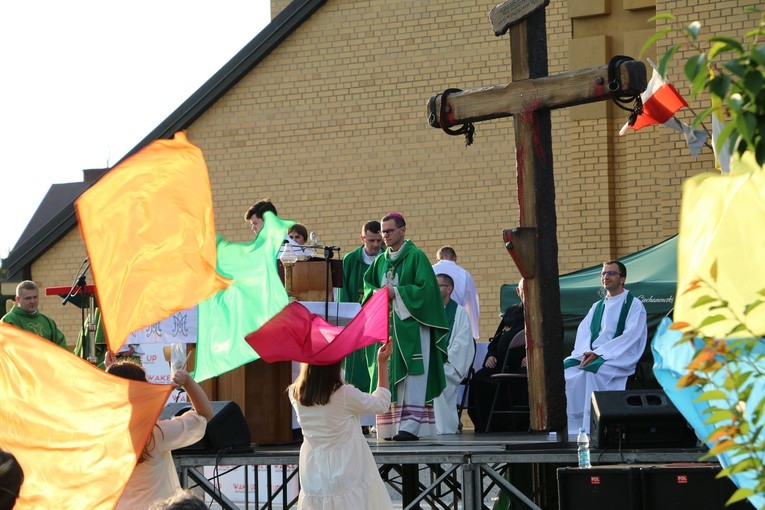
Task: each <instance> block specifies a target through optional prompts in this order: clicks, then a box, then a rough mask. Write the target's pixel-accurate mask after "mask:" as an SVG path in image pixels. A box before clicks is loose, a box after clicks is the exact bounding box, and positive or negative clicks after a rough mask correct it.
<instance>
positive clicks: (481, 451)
mask: <svg viewBox="0 0 765 510" xmlns="http://www.w3.org/2000/svg"><path fill="white" fill-rule="evenodd" d="M572 439H573V438H572ZM368 443H369V446H370V448H371V450H372V453H373V455H374V457H375V459H376V461H377V464H378V465H379V466H380V472H381V474H382V476H383V479H384V480H385V482H386V484H387V485H388V487H389V489H391V493H392V495H393V497H394V499H395V500H397V501H398V504H399V505H400V506H399V508H405V509H409V508H413V509H414V508H443V509H447V508H455V509H457V508H463V509H465V510H480V509H483V508H489V507H488V506H487V504H486V501H487V497H488V495H489V494H490V493H491V492H492V491H494V493H495V494H496V493H497V492H499V493H500V494H502V495H503V496H504V497H507V498H510V499H512V500H513V502H514V503H515V504H516V505H518V506H514V507H513V508H529V509H540V508H544V509H547V508H557V505H556V506H555V507H550V506H548V505H549V501H545V497H544V494H543V492H544V490H543V489H544V487H541V486H542V485H548V487H547V489H549V484H550V483H554V479H553V480H550V479H549V478H550V468H552V472H553V473H554V469H555V468H556V467H560V466H574V465H576V457H577V451H576V450H577V449H576V443H575V442H572V441H569V440H568V438H566V440H559V439H558V437H557V436H556V435H555V434H546V433H544V434H540V433H501V434H475V433H472V432H469V431H468V432H465V433H463V434H455V435H441V436H437V437H435V438H425V439H420V440H419V441H414V442H392V441H385V440H382V439H377V438H372V437H370V438H369V439H368ZM299 449H300V443H299V442H295V443H291V444H285V445H274V446H256V447H253V449H252V451H249V452H238V453H237V452H231V453H203V452H197V453H195V452H182V453H175V454H174V457H175V461H176V466H177V467H178V469H179V473H180V474H181V481H182V483H183V485H184V487H192V486H194V485H198V486H199V487H201V488H202V489H203V490H204V491H205V492H206V493H207V494H208V495H210V496H211V497H212V498H213V499H214V500H215V501H216V502H217V504H219V505H220V506H221V508H231V509H238V508H268V509H271V508H284V509H286V508H296V506H297V505H296V502H297V500H296V489H295V487H297V479H298V471H297V464H298V455H299ZM703 451H704V450H702V449H701V448H698V449H697V448H690V449H689V448H662V449H652V448H641V449H622V450H611V449H609V450H592V452H591V458H592V464H593V465H596V466H597V465H618V464H638V463H639V464H656V465H659V464H667V463H676V462H697V461H698V460H699V458H700V457H701V456H702V454H703ZM521 465H528V466H526V467H528V472H529V475H528V479H527V480H517V478H526V477H525V475H524V476H516V475H517V471H514V468H515V469H516V470H517V469H518V468H521V467H522V466H521ZM203 466H206V467H207V469H201V470H200V468H202V467H203ZM213 466H217V468H216V469H213V470H212V471H213V472H215V473H217V476H221V475H222V473H225V472H228V471H230V470H232V469H239V468H241V467H245V466H254V467H255V469H254V471H252V472H250V471H248V470H247V469H244V470H243V471H244V480H243V483H241V484H239V485H240V486H241V488H242V489H243V488H244V487H247V488H248V490H242V494H241V496H242V497H240V498H238V501H233V500H232V498H231V497H227V496H226V495H225V490H223V488H222V487H221V485H223V484H221V483H220V481H219V480H218V479H216V476H215V475H213V476H210V471H211V469H210V467H213ZM267 466H279V467H278V468H276V470H274V469H273V468H269V469H265V471H266V472H267V476H266V478H265V479H263V480H261V479H262V478H263V476H264V475H263V473H262V472H263V470H264V467H267ZM524 469H525V468H524ZM205 473H207V476H206V475H205ZM248 473H249V474H248ZM274 473H279V474H280V476H277V477H276V478H278V479H279V480H278V483H275V482H274V476H273V475H274ZM512 473H516V474H512ZM545 473H546V474H545ZM511 474H512V475H511ZM250 478H252V479H250ZM553 478H554V477H553ZM510 479H512V483H511V481H510ZM263 482H265V484H266V487H267V490H265V491H264V488H263V487H261V486H260V485H262V483H263ZM290 485H291V486H292V491H290V490H288V488H289V487H290ZM253 491H254V494H255V495H258V496H257V497H251V496H250V495H251V493H253ZM263 493H266V494H265V497H264V496H263ZM396 496H398V497H396ZM250 499H257V500H258V501H250Z"/></svg>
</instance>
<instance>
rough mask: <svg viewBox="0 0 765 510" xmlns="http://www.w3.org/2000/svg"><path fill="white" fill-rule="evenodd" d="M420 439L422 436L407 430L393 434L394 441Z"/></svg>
mask: <svg viewBox="0 0 765 510" xmlns="http://www.w3.org/2000/svg"><path fill="white" fill-rule="evenodd" d="M418 439H420V438H419V437H417V436H415V435H414V434H412V433H411V432H407V431H406V430H400V431H399V433H398V434H396V435H395V436H393V440H394V441H417V440H418Z"/></svg>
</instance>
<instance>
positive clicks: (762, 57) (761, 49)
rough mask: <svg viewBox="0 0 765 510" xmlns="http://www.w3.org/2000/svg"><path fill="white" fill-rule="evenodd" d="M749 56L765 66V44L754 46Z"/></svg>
mask: <svg viewBox="0 0 765 510" xmlns="http://www.w3.org/2000/svg"><path fill="white" fill-rule="evenodd" d="M749 56H750V57H751V58H752V60H754V61H755V62H757V64H759V65H761V66H765V46H763V45H759V46H755V47H754V48H752V52H751V53H750V54H749Z"/></svg>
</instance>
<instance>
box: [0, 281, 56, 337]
mask: <svg viewBox="0 0 765 510" xmlns="http://www.w3.org/2000/svg"><path fill="white" fill-rule="evenodd" d="M39 305H40V291H39V290H38V288H37V285H36V284H35V282H33V281H31V280H24V281H23V282H21V283H19V284H18V285H17V286H16V305H15V306H14V307H13V308H11V311H10V312H8V313H6V314H5V315H3V318H2V319H0V320H2V321H3V322H5V323H8V324H12V325H14V326H16V327H17V328H19V329H23V330H25V331H29V332H31V333H34V334H35V335H37V336H41V337H43V338H45V339H46V340H50V341H51V342H53V343H54V344H56V345H58V346H60V347H63V348H64V349H66V348H67V347H66V339H65V338H64V334H63V333H62V332H61V331H60V330H59V329H58V326H56V323H55V322H54V321H53V319H51V318H50V317H47V316H45V315H43V314H41V313H40V311H39V310H38V309H37V308H38V306H39Z"/></svg>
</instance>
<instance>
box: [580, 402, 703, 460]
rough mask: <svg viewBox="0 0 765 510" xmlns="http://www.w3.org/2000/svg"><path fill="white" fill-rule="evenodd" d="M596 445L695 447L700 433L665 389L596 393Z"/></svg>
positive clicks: (593, 439)
mask: <svg viewBox="0 0 765 510" xmlns="http://www.w3.org/2000/svg"><path fill="white" fill-rule="evenodd" d="M590 437H591V443H592V447H593V448H662V447H676V448H691V447H693V446H695V445H696V435H695V433H694V432H693V430H692V429H691V428H690V427H689V426H688V422H687V421H686V420H685V418H683V415H682V414H680V411H678V410H677V408H676V407H675V406H674V405H673V404H672V402H671V401H670V400H669V399H668V398H667V395H666V394H665V393H664V391H662V390H624V391H594V392H592V412H591V413H590Z"/></svg>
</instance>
